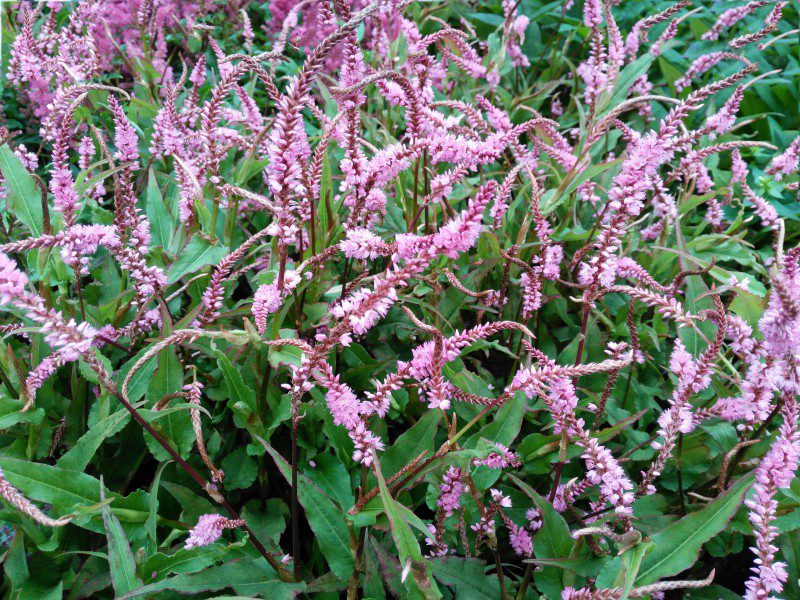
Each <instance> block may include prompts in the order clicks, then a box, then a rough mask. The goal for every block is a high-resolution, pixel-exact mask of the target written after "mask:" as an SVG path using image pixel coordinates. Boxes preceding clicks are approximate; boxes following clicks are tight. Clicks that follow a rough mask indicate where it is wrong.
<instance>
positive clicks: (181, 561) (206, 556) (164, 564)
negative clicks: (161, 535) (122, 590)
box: [142, 540, 248, 579]
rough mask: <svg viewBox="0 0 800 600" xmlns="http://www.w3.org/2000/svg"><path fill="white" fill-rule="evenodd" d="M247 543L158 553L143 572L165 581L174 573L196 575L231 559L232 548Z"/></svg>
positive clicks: (145, 566)
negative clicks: (154, 574)
mask: <svg viewBox="0 0 800 600" xmlns="http://www.w3.org/2000/svg"><path fill="white" fill-rule="evenodd" d="M247 543H248V542H247V540H242V541H241V542H238V543H236V544H230V545H228V546H222V545H220V544H215V545H213V546H204V547H199V548H188V549H187V548H181V549H180V550H178V551H177V552H175V553H174V554H164V553H162V552H156V553H155V554H154V555H153V556H151V557H149V558H148V559H147V562H145V563H144V566H143V567H142V572H143V573H148V574H150V573H156V574H157V575H156V576H155V577H154V579H163V578H165V577H166V576H168V575H172V574H174V573H196V572H198V571H202V570H203V569H206V568H208V567H210V566H211V565H213V564H214V563H215V562H217V561H219V560H221V559H224V558H231V556H230V555H231V554H232V548H234V547H236V546H238V545H243V544H247Z"/></svg>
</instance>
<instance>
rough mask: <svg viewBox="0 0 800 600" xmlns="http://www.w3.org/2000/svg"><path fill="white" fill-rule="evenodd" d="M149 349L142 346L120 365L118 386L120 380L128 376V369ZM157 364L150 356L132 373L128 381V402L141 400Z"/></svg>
mask: <svg viewBox="0 0 800 600" xmlns="http://www.w3.org/2000/svg"><path fill="white" fill-rule="evenodd" d="M149 350H150V348H142V349H141V350H140V351H139V352H138V353H137V354H136V355H135V356H134V357H133V358H131V359H130V360H129V361H128V362H126V363H125V364H124V365H122V367H121V368H120V370H119V374H118V375H117V385H118V386H120V387H121V386H122V382H123V381H125V378H126V377H127V376H128V373H129V372H130V370H131V369H132V368H133V366H134V365H135V364H136V363H137V361H138V360H139V359H140V358H141V357H142V356H144V355H145V354H146V353H147V352H148V351H149ZM157 366H158V363H157V362H156V359H155V357H152V358H150V359H148V360H147V361H146V362H145V363H144V364H143V365H142V366H141V367H139V370H138V371H136V372H135V373H134V374H133V377H131V380H130V382H128V400H129V401H130V402H138V401H139V400H141V398H142V396H144V394H145V392H146V391H147V387H148V386H149V385H150V381H151V380H152V378H153V373H155V372H156V367H157Z"/></svg>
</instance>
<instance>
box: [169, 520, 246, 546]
mask: <svg viewBox="0 0 800 600" xmlns="http://www.w3.org/2000/svg"><path fill="white" fill-rule="evenodd" d="M242 525H244V521H242V520H241V519H228V518H226V517H223V516H222V515H217V514H211V515H200V518H199V519H198V520H197V525H195V526H194V527H193V528H192V530H191V531H190V532H189V537H188V538H187V540H186V543H185V544H184V546H183V547H184V548H186V549H189V548H198V547H200V546H208V545H210V544H213V543H214V542H216V541H217V540H218V539H219V538H220V537H222V532H223V531H224V530H226V529H235V528H236V527H241V526H242Z"/></svg>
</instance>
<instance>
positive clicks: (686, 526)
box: [636, 476, 753, 586]
mask: <svg viewBox="0 0 800 600" xmlns="http://www.w3.org/2000/svg"><path fill="white" fill-rule="evenodd" d="M752 483H753V478H752V476H750V477H743V478H742V479H740V480H739V481H737V482H736V484H734V485H733V486H732V487H731V488H730V489H729V490H727V491H726V492H725V493H724V494H721V495H720V496H718V497H717V498H715V499H714V500H713V501H712V502H710V503H709V504H708V505H707V506H706V507H705V508H703V509H701V510H698V511H697V512H694V513H692V514H690V515H687V516H685V517H683V518H682V519H680V520H679V521H676V522H675V523H673V524H672V525H670V526H669V527H667V528H666V529H664V530H662V531H659V532H658V533H656V534H655V535H653V536H651V541H652V542H653V544H654V545H655V547H654V548H653V551H652V552H651V553H650V554H648V555H647V556H646V557H645V559H644V561H643V563H642V567H641V569H639V575H638V577H637V578H636V585H637V586H642V585H648V584H651V583H655V582H656V581H658V580H660V579H664V578H665V577H671V576H672V575H677V574H678V573H681V572H683V571H685V570H686V569H688V568H689V567H691V566H692V565H693V564H694V563H695V561H696V560H697V556H698V555H699V554H700V549H701V548H702V547H703V544H705V543H706V542H707V541H708V540H710V539H711V538H712V537H714V536H715V535H717V534H718V533H719V532H720V531H722V530H724V529H725V527H726V526H727V524H728V522H729V521H730V520H731V519H732V518H733V516H734V515H735V514H736V511H737V510H739V506H740V505H741V504H742V501H743V500H744V497H745V495H747V491H748V490H749V489H750V486H751V485H752Z"/></svg>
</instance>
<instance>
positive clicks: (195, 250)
mask: <svg viewBox="0 0 800 600" xmlns="http://www.w3.org/2000/svg"><path fill="white" fill-rule="evenodd" d="M227 253H228V248H227V247H226V246H214V245H212V244H211V242H209V241H207V240H206V239H204V238H201V237H199V236H194V237H193V238H192V240H191V241H190V242H189V244H188V245H187V246H186V248H184V249H183V251H182V252H181V255H180V258H178V260H176V261H175V263H174V264H173V265H172V266H171V267H170V269H169V271H168V272H167V283H175V282H176V281H178V280H179V279H180V278H181V277H183V276H184V275H186V274H187V273H194V272H195V271H198V270H200V269H202V268H203V267H205V266H206V265H216V264H217V263H218V262H219V261H220V260H221V259H222V257H223V256H225V255H226V254H227Z"/></svg>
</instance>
